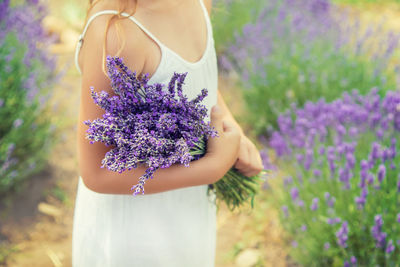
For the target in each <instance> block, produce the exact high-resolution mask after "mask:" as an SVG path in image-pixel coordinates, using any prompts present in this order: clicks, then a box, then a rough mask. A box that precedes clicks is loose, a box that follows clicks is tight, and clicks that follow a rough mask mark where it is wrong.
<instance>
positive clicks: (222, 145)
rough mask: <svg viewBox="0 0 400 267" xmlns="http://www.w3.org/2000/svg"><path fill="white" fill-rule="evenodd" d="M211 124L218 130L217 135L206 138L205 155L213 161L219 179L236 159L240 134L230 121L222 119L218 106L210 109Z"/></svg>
mask: <svg viewBox="0 0 400 267" xmlns="http://www.w3.org/2000/svg"><path fill="white" fill-rule="evenodd" d="M211 126H213V127H214V128H215V130H216V131H217V132H218V137H214V138H209V139H208V141H207V152H206V157H208V158H210V159H211V158H212V162H215V164H216V165H214V166H215V169H216V171H217V172H218V175H217V177H218V179H220V178H222V177H223V176H224V175H225V173H226V172H227V171H228V170H229V169H230V168H232V167H233V165H234V164H235V162H236V161H237V159H238V156H239V147H240V138H241V137H240V136H241V134H240V132H239V129H238V128H237V127H235V125H234V124H233V123H232V122H230V121H227V120H223V113H222V110H221V109H220V108H219V107H218V106H214V107H213V108H212V110H211Z"/></svg>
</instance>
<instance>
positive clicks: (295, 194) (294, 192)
mask: <svg viewBox="0 0 400 267" xmlns="http://www.w3.org/2000/svg"><path fill="white" fill-rule="evenodd" d="M290 195H291V196H292V199H293V200H296V199H297V198H298V196H299V189H298V188H297V187H293V188H292V189H291V190H290Z"/></svg>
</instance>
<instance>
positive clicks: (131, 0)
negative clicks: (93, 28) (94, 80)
mask: <svg viewBox="0 0 400 267" xmlns="http://www.w3.org/2000/svg"><path fill="white" fill-rule="evenodd" d="M101 1H102V0H89V8H88V10H87V13H86V21H85V24H86V23H87V21H88V19H89V16H88V15H89V14H90V11H91V10H92V9H93V7H94V6H95V5H96V4H97V3H99V2H101ZM114 1H116V2H117V4H118V10H117V11H118V12H119V13H118V14H116V15H112V16H111V17H110V18H109V19H108V21H107V24H106V28H105V30H104V31H105V32H104V42H103V62H104V64H103V72H104V73H105V74H106V73H107V72H106V69H105V67H106V65H105V63H106V56H107V55H106V53H107V33H108V30H109V29H110V26H111V25H112V24H114V25H115V29H116V32H117V40H118V44H121V46H120V47H119V49H118V51H117V55H119V54H120V53H121V51H122V49H123V48H124V46H125V42H126V40H125V37H124V34H123V29H122V27H121V24H120V23H119V22H120V20H123V19H127V17H125V16H122V15H121V14H122V13H124V12H126V13H128V14H129V15H131V16H132V15H133V14H134V13H135V11H136V3H137V0H114ZM129 10H130V12H127V11H129Z"/></svg>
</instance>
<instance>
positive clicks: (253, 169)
mask: <svg viewBox="0 0 400 267" xmlns="http://www.w3.org/2000/svg"><path fill="white" fill-rule="evenodd" d="M218 105H219V106H220V107H221V109H222V113H223V115H222V116H223V119H224V120H226V121H230V122H231V123H232V124H233V125H235V127H236V129H237V130H238V131H239V132H240V134H241V138H240V148H239V157H238V159H237V161H236V163H235V168H236V169H238V171H239V172H240V173H242V174H244V175H246V176H248V177H251V176H254V175H257V174H258V173H260V172H261V171H262V170H263V164H262V160H261V157H260V152H259V151H258V149H257V147H256V146H255V145H254V143H253V142H252V141H251V140H250V139H249V138H248V137H247V136H246V135H245V134H244V132H243V130H242V128H241V127H240V125H239V124H238V123H237V121H236V120H235V118H234V117H233V115H232V113H231V112H230V110H229V108H228V106H227V105H226V104H225V101H224V99H223V98H222V95H221V93H220V92H219V91H218Z"/></svg>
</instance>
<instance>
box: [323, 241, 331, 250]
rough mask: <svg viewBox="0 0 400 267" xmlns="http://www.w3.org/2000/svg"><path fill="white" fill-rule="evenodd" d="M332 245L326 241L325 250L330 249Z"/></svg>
mask: <svg viewBox="0 0 400 267" xmlns="http://www.w3.org/2000/svg"><path fill="white" fill-rule="evenodd" d="M330 247H331V244H330V243H329V242H326V243H325V244H324V249H325V250H328V249H330Z"/></svg>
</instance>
